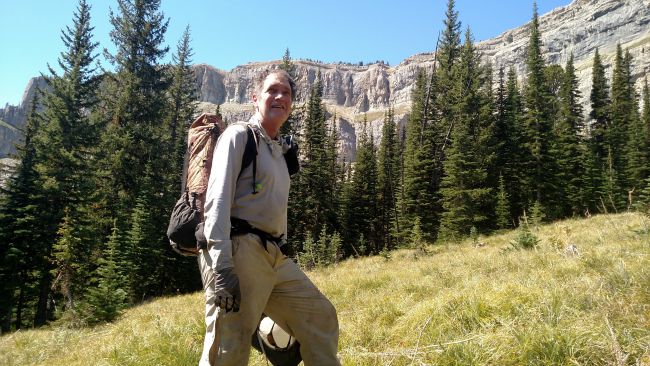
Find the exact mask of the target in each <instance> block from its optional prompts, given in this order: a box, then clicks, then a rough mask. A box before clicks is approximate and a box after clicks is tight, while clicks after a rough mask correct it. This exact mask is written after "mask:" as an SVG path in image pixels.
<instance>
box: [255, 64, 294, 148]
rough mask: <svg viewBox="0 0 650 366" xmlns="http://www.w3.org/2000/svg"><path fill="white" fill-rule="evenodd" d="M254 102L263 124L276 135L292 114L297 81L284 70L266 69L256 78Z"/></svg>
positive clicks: (271, 133)
mask: <svg viewBox="0 0 650 366" xmlns="http://www.w3.org/2000/svg"><path fill="white" fill-rule="evenodd" d="M253 87H254V91H253V96H252V99H253V104H254V105H255V113H256V114H257V116H258V118H259V119H260V122H261V123H262V126H263V127H264V128H265V129H266V130H267V132H268V133H269V134H270V135H272V137H275V134H276V133H277V131H278V130H279V129H280V127H281V126H282V124H283V123H284V122H285V121H286V120H287V119H288V118H289V114H291V103H292V101H293V98H294V95H295V88H296V87H295V83H294V82H293V80H292V79H291V76H289V74H288V73H287V72H286V71H284V70H280V69H278V70H265V71H263V72H262V73H260V75H258V77H257V78H256V79H255V82H254V85H253Z"/></svg>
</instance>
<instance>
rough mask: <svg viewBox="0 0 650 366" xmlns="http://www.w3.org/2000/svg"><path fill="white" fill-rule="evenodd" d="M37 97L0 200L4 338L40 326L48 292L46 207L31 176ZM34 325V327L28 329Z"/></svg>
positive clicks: (0, 298)
mask: <svg viewBox="0 0 650 366" xmlns="http://www.w3.org/2000/svg"><path fill="white" fill-rule="evenodd" d="M38 95H39V93H38V92H37V93H36V97H35V98H34V99H33V100H32V101H31V104H30V106H29V113H28V116H27V122H26V124H25V130H24V142H23V145H22V146H21V147H19V148H18V156H17V158H18V160H19V163H18V165H17V166H16V167H15V171H14V174H13V175H12V176H11V178H10V179H9V180H8V182H7V187H6V188H3V189H2V195H1V196H0V224H1V225H0V245H1V246H0V254H1V255H0V258H1V260H2V262H0V292H1V293H2V294H3V295H2V296H0V319H1V324H0V326H1V329H2V331H3V332H6V331H9V330H12V329H20V328H22V327H24V326H31V325H41V324H43V323H44V322H45V320H46V319H47V314H46V313H40V310H41V307H40V306H36V308H34V307H33V306H32V305H33V304H34V303H35V302H38V300H39V299H40V292H41V289H42V288H43V287H46V288H47V289H48V290H49V287H48V285H49V277H48V275H49V271H48V266H47V262H45V260H46V259H45V258H47V254H48V253H47V251H44V248H43V245H42V244H43V243H47V242H48V240H50V238H51V231H50V228H49V227H47V226H46V225H44V223H45V222H49V219H48V217H47V216H46V215H45V213H47V212H48V210H47V202H46V200H45V198H44V197H43V195H42V194H41V192H42V188H41V187H42V185H41V181H40V177H39V175H38V173H37V171H36V170H35V166H36V165H37V164H38V156H37V154H36V147H35V143H34V137H35V135H36V134H37V133H38V130H39V128H40V126H41V120H40V116H39V115H38V113H37V106H38V105H39V102H38V100H39V99H38ZM32 319H33V320H34V322H33V323H32Z"/></svg>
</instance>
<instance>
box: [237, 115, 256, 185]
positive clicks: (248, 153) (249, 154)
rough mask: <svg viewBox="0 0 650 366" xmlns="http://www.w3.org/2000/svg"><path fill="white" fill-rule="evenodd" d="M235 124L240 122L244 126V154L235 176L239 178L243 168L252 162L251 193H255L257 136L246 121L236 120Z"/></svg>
mask: <svg viewBox="0 0 650 366" xmlns="http://www.w3.org/2000/svg"><path fill="white" fill-rule="evenodd" d="M237 124H241V125H244V126H246V135H247V137H246V146H245V147H244V156H243V158H242V164H241V170H240V171H239V175H238V176H237V179H239V178H240V177H241V175H242V173H243V172H244V169H246V168H247V167H248V166H249V165H251V163H253V194H257V184H256V181H257V145H258V138H257V134H256V133H255V131H254V129H253V128H252V127H251V126H250V124H249V123H246V122H237Z"/></svg>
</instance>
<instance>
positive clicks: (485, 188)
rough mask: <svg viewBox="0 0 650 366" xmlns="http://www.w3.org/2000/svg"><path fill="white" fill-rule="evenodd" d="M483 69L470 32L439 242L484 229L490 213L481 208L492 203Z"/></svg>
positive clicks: (460, 70) (448, 161)
mask: <svg viewBox="0 0 650 366" xmlns="http://www.w3.org/2000/svg"><path fill="white" fill-rule="evenodd" d="M480 73H481V68H480V65H479V56H478V54H477V52H476V49H475V48H474V44H473V41H472V39H471V33H470V31H469V29H468V30H467V32H466V36H465V45H464V48H463V53H462V55H461V59H460V62H459V68H458V71H457V75H458V80H457V83H456V86H455V89H454V92H455V93H456V95H458V99H459V101H460V102H459V104H457V105H455V106H454V107H455V112H456V113H455V118H456V123H455V125H454V129H453V131H452V134H451V145H450V146H449V149H448V151H447V153H446V159H445V162H444V171H445V176H444V177H443V179H442V188H441V193H442V206H443V208H444V212H443V213H442V218H441V223H440V233H439V239H443V240H449V241H457V240H458V239H461V238H462V237H465V236H467V235H469V233H470V229H471V228H472V227H477V228H478V227H483V228H485V227H486V226H487V225H486V221H487V220H488V217H487V213H486V212H485V211H484V210H483V209H482V208H483V207H485V206H488V205H489V204H488V202H489V201H490V200H491V197H490V195H491V192H492V189H491V188H490V187H489V183H488V172H487V169H486V168H487V167H486V166H485V165H484V163H483V161H482V159H483V157H482V156H481V153H482V152H483V151H484V149H485V146H482V145H481V143H482V142H486V141H489V139H482V136H481V134H482V132H483V131H481V128H482V127H483V126H481V95H480V90H479V89H480V87H481V85H480V84H481V74H480Z"/></svg>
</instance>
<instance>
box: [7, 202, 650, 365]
mask: <svg viewBox="0 0 650 366" xmlns="http://www.w3.org/2000/svg"><path fill="white" fill-rule="evenodd" d="M532 231H533V233H534V235H536V236H537V237H538V238H539V239H540V242H539V245H538V246H537V248H536V249H532V250H518V249H514V248H512V246H511V244H510V243H511V242H512V241H513V240H514V239H515V238H516V237H517V234H518V232H517V231H510V232H505V233H502V234H498V235H494V236H489V237H480V238H479V239H478V241H467V242H464V243H461V244H454V245H445V244H442V245H440V244H438V245H435V246H428V247H426V248H425V250H421V249H403V250H398V251H395V252H391V253H390V255H385V256H376V257H369V258H360V259H350V260H346V261H344V262H341V263H339V264H337V265H335V266H332V267H328V268H323V269H317V270H314V271H311V272H309V276H310V277H311V278H312V279H313V280H314V281H315V282H316V283H317V285H318V286H319V287H320V288H321V290H322V291H323V292H324V293H325V294H326V295H327V296H328V297H329V298H330V299H331V300H332V302H333V303H334V305H335V306H336V308H337V310H338V315H339V321H340V326H341V338H340V342H339V355H340V358H341V361H342V363H343V364H344V365H349V366H357V365H395V366H397V365H616V366H618V365H650V219H649V218H648V217H647V216H642V215H640V214H632V213H624V214H616V215H599V216H594V217H591V218H589V219H576V220H567V221H562V222H558V223H553V224H549V225H545V226H541V227H539V228H533V230H532ZM570 245H574V246H575V248H576V249H575V250H572V251H567V250H566V248H567V247H568V246H570ZM202 299H203V294H202V293H196V294H191V295H183V296H176V297H170V298H163V299H158V300H156V301H153V302H150V303H148V304H144V305H141V306H139V307H136V308H133V309H130V310H128V311H127V312H125V313H124V314H123V316H122V317H121V318H120V319H119V320H118V321H115V322H114V323H111V324H106V325H102V326H97V327H94V328H86V329H68V328H65V327H63V326H57V325H56V324H55V325H52V326H50V327H47V328H42V329H37V330H21V331H18V332H15V333H13V334H7V335H3V336H2V337H0V365H8V366H9V365H65V366H73V365H83V366H87V365H138V366H141V365H196V363H197V360H198V357H199V354H200V351H201V346H202V338H203V304H202ZM250 364H251V365H260V366H261V365H266V362H265V361H264V359H263V358H262V357H261V356H260V355H259V354H257V353H256V352H255V351H252V353H251V362H250Z"/></svg>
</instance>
